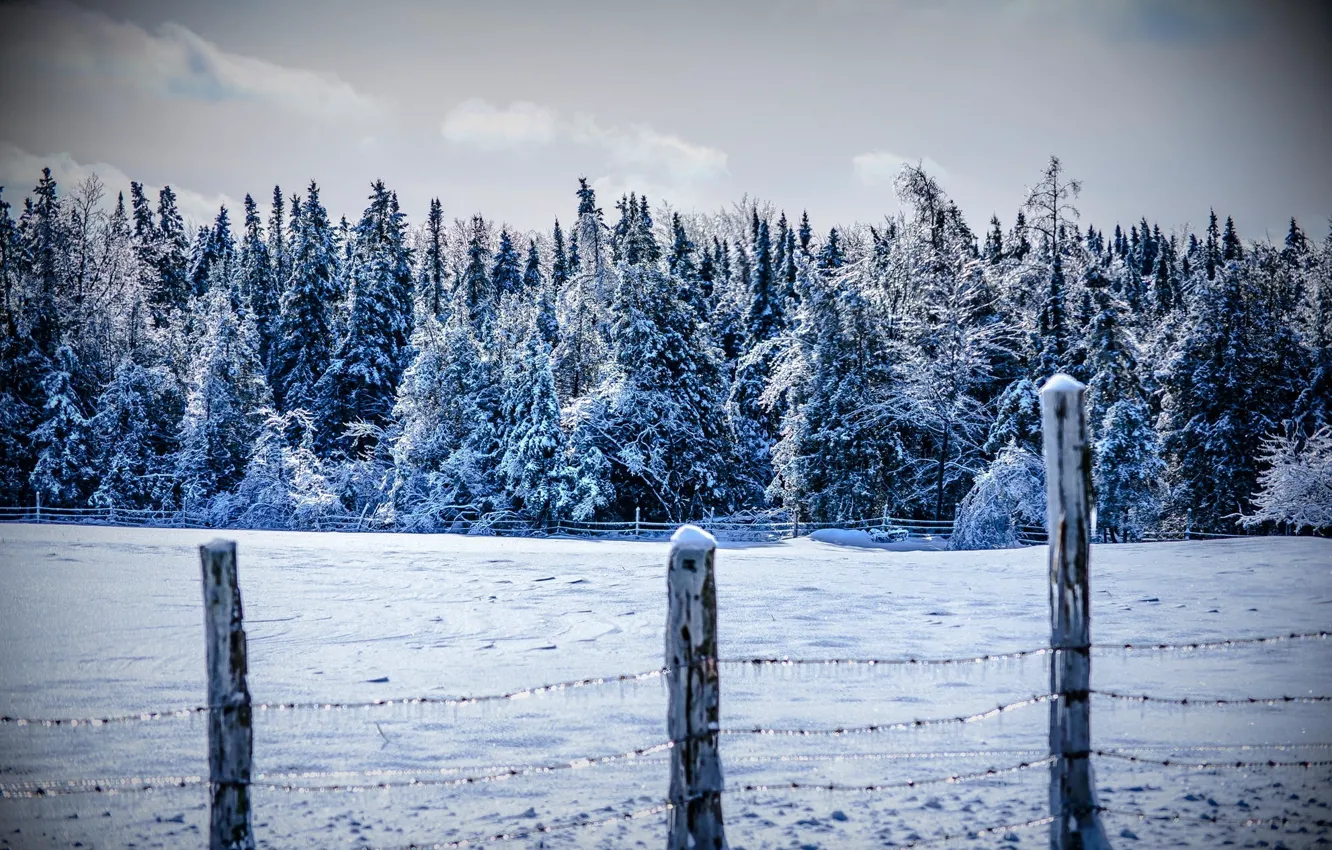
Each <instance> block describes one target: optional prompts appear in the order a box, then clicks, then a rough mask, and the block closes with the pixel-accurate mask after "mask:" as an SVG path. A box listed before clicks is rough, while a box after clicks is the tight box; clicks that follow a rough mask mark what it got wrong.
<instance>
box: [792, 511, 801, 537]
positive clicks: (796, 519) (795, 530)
mask: <svg viewBox="0 0 1332 850" xmlns="http://www.w3.org/2000/svg"><path fill="white" fill-rule="evenodd" d="M799 536H800V504H799V503H798V502H797V503H796V506H795V508H794V509H793V510H792V511H791V539H792V540H794V539H795V538H797V537H799Z"/></svg>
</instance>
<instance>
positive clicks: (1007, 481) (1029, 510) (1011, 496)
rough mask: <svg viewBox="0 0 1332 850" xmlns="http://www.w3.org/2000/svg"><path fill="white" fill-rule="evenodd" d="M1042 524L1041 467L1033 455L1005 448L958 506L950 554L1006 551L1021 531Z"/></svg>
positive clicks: (1017, 540) (1019, 542)
mask: <svg viewBox="0 0 1332 850" xmlns="http://www.w3.org/2000/svg"><path fill="white" fill-rule="evenodd" d="M1044 524H1045V466H1044V465H1043V463H1042V462H1041V458H1040V456H1039V455H1037V454H1036V453H1034V452H1032V451H1029V450H1028V449H1025V448H1021V447H1019V446H1016V445H1012V444H1010V445H1008V446H1005V447H1004V448H1003V449H1002V450H1001V451H1000V452H999V455H998V456H997V457H996V458H995V459H994V461H993V462H992V463H991V464H990V466H989V468H988V469H986V470H985V472H984V473H982V474H981V475H980V476H979V477H977V478H976V483H975V484H974V485H973V486H972V488H971V491H970V492H968V493H967V495H966V497H965V498H964V499H963V500H962V503H961V504H960V505H958V509H957V520H956V523H955V524H954V526H953V536H952V537H951V538H950V539H949V541H948V546H949V548H950V549H959V550H960V549H1012V548H1015V547H1018V546H1021V545H1023V543H1022V539H1021V536H1020V532H1021V526H1023V525H1028V526H1043V525H1044Z"/></svg>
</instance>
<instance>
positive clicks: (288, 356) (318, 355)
mask: <svg viewBox="0 0 1332 850" xmlns="http://www.w3.org/2000/svg"><path fill="white" fill-rule="evenodd" d="M291 253H292V264H291V277H290V278H288V279H287V281H286V282H285V284H284V289H283V293H282V300H281V305H280V312H279V315H278V329H277V334H276V339H275V341H274V346H273V364H272V372H271V374H270V376H269V377H270V380H271V382H272V387H273V394H274V395H275V396H276V398H277V402H278V406H279V408H280V409H281V410H293V409H296V408H302V409H306V410H309V409H311V407H312V405H313V404H314V399H315V382H316V381H318V380H319V378H320V377H321V376H322V375H323V374H324V370H325V369H327V368H328V362H329V355H330V352H331V349H332V347H333V344H334V340H333V339H332V338H331V337H332V327H333V316H332V311H331V302H332V301H333V299H334V297H335V295H336V292H337V285H336V283H335V282H334V275H335V274H336V270H337V266H336V263H337V259H336V254H335V248H334V245H333V230H332V227H331V226H330V225H329V222H328V212H327V211H326V210H325V209H324V205H323V204H322V203H320V201H319V187H318V186H316V185H315V183H314V181H311V182H310V187H309V190H308V192H307V195H306V200H305V203H304V204H302V205H301V209H300V218H299V219H298V223H297V225H296V227H295V229H294V233H293V239H292V247H291Z"/></svg>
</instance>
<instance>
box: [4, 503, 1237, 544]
mask: <svg viewBox="0 0 1332 850" xmlns="http://www.w3.org/2000/svg"><path fill="white" fill-rule="evenodd" d="M787 516H788V514H786V512H784V511H773V512H766V511H765V512H755V514H754V515H753V516H748V517H738V518H737V517H723V518H717V519H709V518H704V519H699V520H695V521H693V522H692V523H689V524H690V525H695V526H698V527H699V528H702V529H704V530H706V531H707V532H708V533H710V534H712V535H713V536H714V537H716V538H717V539H718V540H729V541H748V542H773V541H778V540H789V539H792V538H794V537H801V536H807V535H809V534H812V533H814V532H816V531H820V530H824V529H847V530H852V531H864V532H867V533H868V534H869V535H870V537H871V538H872V539H874V540H876V541H878V542H893V541H902V540H924V539H936V540H946V539H948V538H949V537H951V536H952V534H953V521H952V520H951V519H946V520H926V519H910V518H907V517H894V516H887V515H881V516H875V517H867V518H864V519H855V520H845V521H842V522H805V521H803V520H802V521H799V522H796V521H793V520H791V519H788V518H784V517H787ZM4 522H24V523H57V524H68V525H114V526H129V527H142V528H193V529H217V530H225V529H236V528H244V529H251V530H268V529H270V528H271V526H248V525H241V526H235V525H228V526H216V525H210V524H208V523H205V522H203V521H201V520H200V518H199V517H191V516H190V515H188V514H184V513H181V512H179V511H164V510H126V509H123V508H50V507H38V506H32V505H28V506H26V507H25V506H17V507H15V506H9V507H5V506H0V523H4ZM679 527H680V524H679V523H670V522H652V521H649V520H641V521H640V520H618V521H616V520H612V521H605V522H590V521H588V522H579V521H574V520H560V521H559V522H554V523H551V524H549V525H545V526H541V525H537V524H536V523H533V522H532V521H531V520H528V519H525V518H521V517H519V516H517V515H516V514H513V513H512V512H509V511H500V512H497V513H496V514H486V515H481V514H472V515H463V516H459V517H457V518H456V519H453V520H452V521H450V522H448V523H446V524H444V525H443V526H442V527H441V528H439V529H437V530H436V531H434V532H430V533H440V534H468V535H493V536H499V537H597V538H609V539H615V540H666V539H667V538H669V537H670V536H671V534H672V533H673V532H674V531H675V529H677V528H679ZM298 530H306V531H339V532H411V531H417V530H419V529H416V528H412V527H408V526H406V525H404V524H401V523H391V522H382V521H379V520H377V519H375V518H374V517H373V516H358V515H355V514H341V515H335V516H326V517H323V518H321V519H320V520H319V521H318V522H315V523H312V524H311V525H310V526H309V527H305V526H302V527H300V529H298ZM1017 531H1018V540H1019V541H1020V542H1022V543H1024V544H1026V545H1028V546H1043V545H1045V543H1046V542H1047V537H1046V533H1045V527H1044V526H1040V525H1019V526H1018V529H1017ZM1238 536H1244V535H1234V534H1210V533H1205V532H1198V531H1190V530H1178V531H1153V532H1148V533H1147V534H1145V535H1144V541H1145V542H1154V541H1171V540H1212V539H1223V538H1231V537H1238ZM1096 540H1097V542H1103V541H1101V540H1100V538H1099V537H1097V538H1096Z"/></svg>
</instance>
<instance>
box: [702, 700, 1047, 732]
mask: <svg viewBox="0 0 1332 850" xmlns="http://www.w3.org/2000/svg"><path fill="white" fill-rule="evenodd" d="M1058 698H1059V695H1058V694H1038V695H1036V696H1031V697H1028V698H1026V699H1021V700H1017V701H1016V702H1010V703H1006V704H1004V705H999V706H996V707H994V708H991V709H988V710H986V711H979V712H976V713H975V714H968V715H963V716H961V717H937V718H932V719H929V720H904V721H900V722H897V723H873V724H870V725H868V726H839V727H837V728H834V729H773V728H767V727H762V726H755V727H753V728H743V729H721V730H719V733H720V734H722V735H771V736H788V737H815V736H827V737H841V736H843V735H863V734H872V733H876V732H897V731H902V730H906V729H923V728H926V727H929V726H946V725H953V724H965V723H977V722H979V721H981V720H988V719H990V718H991V717H998V716H999V715H1000V714H1003V713H1005V712H1009V711H1014V710H1016V709H1019V708H1026V707H1028V706H1032V705H1039V704H1040V703H1043V702H1050V701H1051V700H1056V699H1058Z"/></svg>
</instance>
